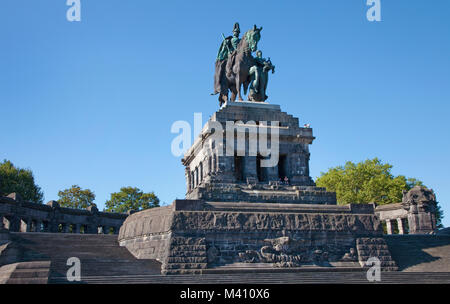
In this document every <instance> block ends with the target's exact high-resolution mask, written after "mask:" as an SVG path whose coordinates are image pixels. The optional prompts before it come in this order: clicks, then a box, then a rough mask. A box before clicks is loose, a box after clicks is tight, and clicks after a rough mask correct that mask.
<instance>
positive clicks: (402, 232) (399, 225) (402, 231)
mask: <svg viewBox="0 0 450 304" xmlns="http://www.w3.org/2000/svg"><path fill="white" fill-rule="evenodd" d="M397 226H398V234H405V230H404V229H403V219H401V218H398V219H397Z"/></svg>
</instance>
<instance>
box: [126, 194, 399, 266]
mask: <svg viewBox="0 0 450 304" xmlns="http://www.w3.org/2000/svg"><path fill="white" fill-rule="evenodd" d="M119 243H120V245H121V246H125V247H126V248H128V250H129V251H130V252H131V253H132V254H133V255H134V256H136V257H137V258H140V259H156V260H158V261H160V262H162V273H163V274H183V273H207V272H208V271H220V272H227V271H230V272H235V271H236V270H239V269H240V270H242V271H257V270H259V271H262V270H264V269H265V271H267V270H271V269H273V270H275V269H277V271H283V270H287V271H289V269H291V270H294V269H307V268H310V269H312V268H315V269H319V268H323V269H328V270H330V269H349V268H351V269H358V268H359V269H361V267H363V266H364V263H365V261H367V259H368V258H370V257H372V256H374V257H377V258H378V259H379V260H380V261H381V267H382V268H383V269H384V270H397V267H396V264H395V262H394V261H393V260H392V258H391V255H390V252H389V249H388V247H387V245H386V243H385V241H384V239H383V238H382V230H381V224H380V221H379V220H378V218H377V217H376V216H375V212H374V206H373V205H355V204H350V205H345V206H337V205H317V204H276V203H248V202H247V203H245V202H241V203H230V202H224V203H221V202H206V201H202V200H176V201H175V202H174V203H173V204H172V205H171V206H166V207H160V208H153V209H148V210H145V211H141V212H138V213H135V214H132V215H130V216H129V217H128V218H127V219H126V220H125V222H124V224H123V226H122V227H121V229H120V233H119Z"/></svg>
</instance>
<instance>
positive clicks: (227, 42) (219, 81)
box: [213, 22, 241, 105]
mask: <svg viewBox="0 0 450 304" xmlns="http://www.w3.org/2000/svg"><path fill="white" fill-rule="evenodd" d="M240 33H241V30H240V28H239V23H237V22H236V23H235V24H234V28H233V36H228V37H225V35H223V34H222V37H223V41H222V44H221V45H220V48H219V51H218V53H217V58H216V71H215V74H214V93H213V95H215V94H219V93H220V95H219V102H220V104H221V105H222V103H223V102H225V101H226V100H221V99H223V98H226V99H227V98H228V84H227V78H226V74H225V73H226V71H225V70H226V66H227V61H228V58H229V56H230V55H231V54H232V53H233V52H234V51H235V50H236V49H237V47H238V45H239V42H240V41H241V39H240V38H239V34H240ZM225 96H226V97H225Z"/></svg>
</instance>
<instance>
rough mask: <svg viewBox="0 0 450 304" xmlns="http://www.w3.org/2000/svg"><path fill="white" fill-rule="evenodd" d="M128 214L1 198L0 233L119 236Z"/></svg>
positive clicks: (11, 196) (54, 203)
mask: <svg viewBox="0 0 450 304" xmlns="http://www.w3.org/2000/svg"><path fill="white" fill-rule="evenodd" d="M127 216H128V214H123V213H109V212H100V211H98V209H97V207H95V206H91V207H89V208H87V209H72V208H63V207H61V206H60V205H59V204H58V202H56V201H50V202H48V203H47V204H45V205H43V204H36V203H31V202H26V201H24V200H23V199H22V198H21V197H20V196H19V195H17V194H15V193H12V194H10V195H8V196H7V197H1V196H0V230H2V229H3V230H4V229H6V230H9V231H12V232H62V233H89V234H98V233H104V234H118V233H119V229H120V226H122V223H123V222H124V221H125V219H126V218H127Z"/></svg>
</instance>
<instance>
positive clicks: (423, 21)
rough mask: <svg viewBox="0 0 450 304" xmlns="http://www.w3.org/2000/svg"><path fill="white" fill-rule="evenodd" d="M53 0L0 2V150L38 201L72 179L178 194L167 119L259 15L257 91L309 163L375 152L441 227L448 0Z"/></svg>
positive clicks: (100, 187) (316, 166)
mask: <svg viewBox="0 0 450 304" xmlns="http://www.w3.org/2000/svg"><path fill="white" fill-rule="evenodd" d="M81 4H82V8H81V10H82V11H81V22H68V21H67V20H66V11H67V9H68V6H66V1H65V0H40V1H25V0H2V1H1V2H0V46H1V47H0V115H1V116H0V117H1V128H0V159H9V160H11V161H12V162H14V163H15V164H16V165H17V166H20V167H26V168H31V169H32V170H33V172H34V174H35V178H36V181H37V183H38V184H39V185H40V186H41V187H42V189H43V190H44V192H45V199H46V201H47V200H51V199H57V198H58V197H57V192H58V190H61V189H65V188H68V187H70V186H71V185H73V184H78V185H80V186H81V187H83V188H89V189H92V190H93V191H94V192H95V194H96V195H97V199H96V203H97V204H98V205H99V207H100V208H102V207H103V206H104V202H105V200H106V199H108V197H109V194H110V193H111V192H115V191H118V190H119V189H120V187H122V186H128V185H129V186H136V187H139V188H141V189H143V190H145V191H155V193H156V194H157V195H158V196H159V197H160V199H161V201H162V202H163V203H165V204H169V203H171V202H172V201H173V200H174V199H175V198H183V197H184V194H185V181H184V169H183V167H182V165H181V162H180V158H176V157H174V156H173V155H172V154H171V150H170V145H171V141H172V139H173V138H174V137H175V136H176V135H175V134H171V133H170V127H171V125H172V123H173V122H175V121H176V120H186V121H189V122H190V123H193V117H194V116H193V115H194V112H202V113H203V118H204V120H206V119H207V118H208V117H209V116H210V115H211V114H212V113H213V112H214V111H216V110H217V109H218V103H217V99H216V96H210V95H209V93H210V92H211V91H212V86H213V73H214V60H215V56H216V54H217V49H218V47H219V45H220V42H221V34H222V33H224V34H225V35H229V34H231V30H232V28H233V24H234V22H235V21H239V22H240V25H241V30H242V32H245V31H246V30H247V29H249V28H250V27H251V26H253V24H257V25H258V26H261V25H262V26H263V31H262V32H261V35H262V38H261V41H260V43H259V48H260V49H261V50H262V51H263V55H264V56H265V57H267V56H269V57H271V59H272V62H273V63H274V64H275V65H276V73H275V74H273V75H271V79H270V83H269V87H268V95H269V100H268V101H269V102H270V103H275V104H280V105H281V107H282V109H283V110H284V111H287V112H288V113H290V114H292V115H294V116H297V117H299V119H300V124H304V123H310V124H311V126H312V127H313V129H314V135H315V136H316V137H317V139H316V141H315V142H314V143H313V145H312V147H311V163H310V166H311V175H312V176H313V177H314V178H315V177H317V176H319V175H320V172H322V171H326V170H327V169H328V168H330V167H333V166H337V165H342V164H344V163H345V162H346V161H347V160H351V161H355V162H357V161H361V160H365V159H367V158H373V157H379V158H380V159H382V160H383V161H385V162H389V163H391V164H393V165H394V169H393V173H394V174H403V175H406V176H408V177H415V178H418V179H420V180H422V181H424V183H425V184H426V185H427V186H429V187H431V188H433V189H434V190H435V191H436V194H437V198H438V200H439V201H440V202H441V204H442V206H443V208H444V211H445V212H446V213H447V215H446V217H445V219H444V224H445V225H446V226H449V224H450V187H449V184H450V177H449V176H450V174H449V172H450V165H449V155H450V143H449V133H450V124H449V122H448V121H449V117H450V105H449V102H450V91H449V83H450V57H449V54H450V18H448V14H449V13H450V1H447V0H435V1H425V0H411V1H407V0H395V1H393V0H381V6H382V7H381V16H382V21H381V22H369V21H367V19H366V11H367V9H368V6H367V5H366V4H365V1H364V0H351V1H332V0H328V1H326V0H325V1H313V0H308V1H260V2H255V1H226V2H223V1H220V2H219V1H211V0H209V1H148V0H129V1H123V0H122V1H119V0H81Z"/></svg>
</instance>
